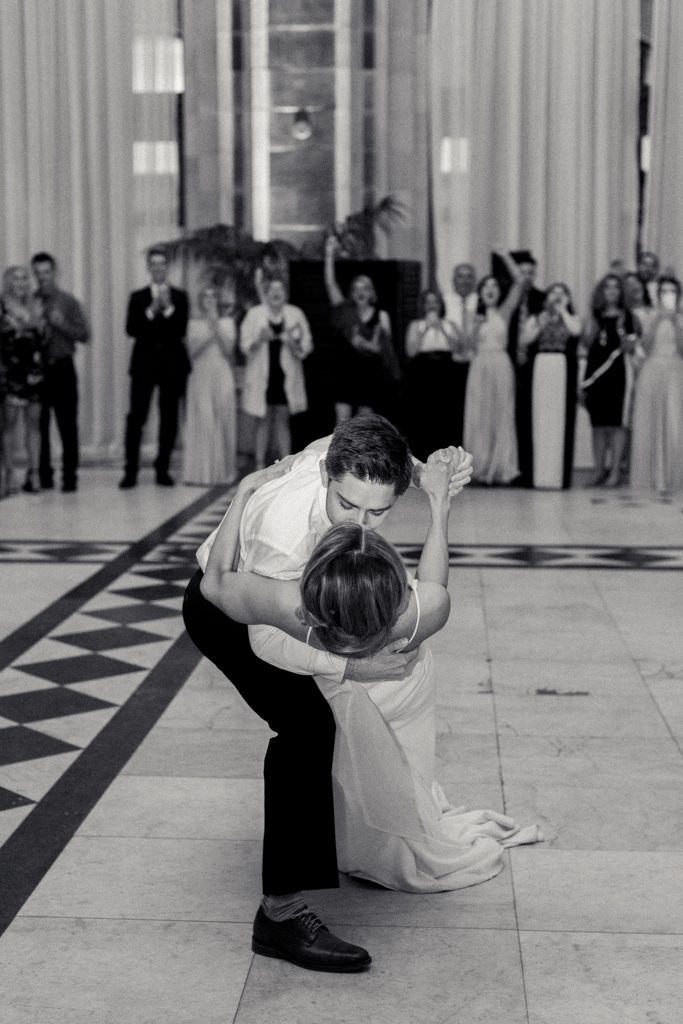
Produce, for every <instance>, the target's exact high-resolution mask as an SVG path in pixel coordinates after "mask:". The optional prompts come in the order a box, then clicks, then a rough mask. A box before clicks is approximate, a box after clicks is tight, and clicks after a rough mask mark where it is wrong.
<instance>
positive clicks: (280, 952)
mask: <svg viewBox="0 0 683 1024" xmlns="http://www.w3.org/2000/svg"><path fill="white" fill-rule="evenodd" d="M251 948H252V949H253V951H254V952H255V953H260V954H261V955H262V956H274V957H278V958H279V959H280V960H289V962H290V963H293V964H297V966H298V967H308V969H309V970H311V971H338V972H342V971H363V970H365V968H366V967H369V966H370V964H371V963H372V958H371V956H370V954H369V953H368V951H367V950H366V949H363V948H362V947H361V946H353V945H352V944H351V943H350V942H344V940H343V939H338V938H337V936H336V935H333V934H332V932H330V931H328V929H327V928H326V927H325V925H324V924H323V923H322V921H321V920H320V918H319V917H318V916H317V915H316V914H314V913H313V911H312V910H308V909H306V910H304V911H302V912H301V913H300V914H297V915H296V917H290V918H288V919H287V920H286V921H271V919H270V918H269V917H267V916H266V915H265V914H264V912H263V908H262V907H259V910H258V913H257V915H256V920H255V921H254V933H253V935H252V939H251Z"/></svg>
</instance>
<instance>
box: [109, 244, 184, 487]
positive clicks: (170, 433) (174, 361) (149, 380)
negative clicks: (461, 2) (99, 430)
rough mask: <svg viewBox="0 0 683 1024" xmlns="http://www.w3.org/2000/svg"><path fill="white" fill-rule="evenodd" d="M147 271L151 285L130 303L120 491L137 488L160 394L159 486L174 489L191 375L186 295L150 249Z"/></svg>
mask: <svg viewBox="0 0 683 1024" xmlns="http://www.w3.org/2000/svg"><path fill="white" fill-rule="evenodd" d="M147 267H148V269H149V274H150V277H151V284H150V285H149V286H148V287H147V288H141V289H140V290H139V291H136V292H133V293H132V294H131V296H130V299H129V302H128V316H127V318H126V333H127V334H128V335H130V337H131V338H133V339H134V340H135V344H134V345H133V352H132V355H131V359H130V368H129V371H128V372H129V374H130V411H129V413H128V418H127V420H126V471H125V474H124V477H123V479H122V480H121V483H120V484H119V487H122V488H129V487H135V485H136V483H137V476H138V465H139V459H140V440H141V438H142V431H143V428H144V425H145V422H146V420H147V416H148V414H149V406H150V402H151V400H152V393H153V391H154V389H155V388H157V387H158V389H159V445H158V449H157V457H156V461H155V463H154V469H155V470H156V481H157V483H158V484H160V485H161V486H162V487H171V486H172V485H173V482H174V481H173V478H172V477H171V476H170V475H169V472H168V466H169V462H170V459H171V452H172V451H173V446H174V444H175V439H176V434H177V432H178V403H179V401H180V397H181V395H182V394H183V392H184V389H185V382H186V379H187V375H188V373H189V372H190V360H189V358H188V355H187V350H186V349H185V342H184V338H185V331H186V329H187V318H188V302H187V293H186V292H184V291H182V289H180V288H172V287H171V286H170V285H169V284H168V282H167V280H166V279H167V277H168V258H167V256H166V253H165V252H164V250H163V249H150V250H149V252H148V254H147Z"/></svg>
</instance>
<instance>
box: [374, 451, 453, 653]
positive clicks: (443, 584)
mask: <svg viewBox="0 0 683 1024" xmlns="http://www.w3.org/2000/svg"><path fill="white" fill-rule="evenodd" d="M457 458H458V462H459V466H460V468H462V469H464V468H466V467H469V466H471V463H472V457H471V455H468V454H467V452H465V451H463V450H462V449H458V454H457ZM452 472H453V457H452V453H451V450H450V449H441V450H440V451H438V452H434V453H433V454H432V455H430V456H429V459H428V460H427V464H426V466H425V472H424V475H423V481H422V489H423V490H424V492H425V493H426V494H427V497H428V498H429V508H430V514H431V522H430V524H429V530H428V532H427V537H426V539H425V543H424V547H423V548H422V554H421V556H420V561H419V563H418V567H417V572H416V577H417V581H418V587H419V591H420V621H419V624H418V628H417V632H416V633H415V636H414V637H413V639H412V640H411V642H410V644H409V645H408V646H402V647H401V650H404V651H405V650H409V651H410V650H414V649H415V648H416V647H418V646H419V645H420V643H421V642H422V641H423V640H426V639H427V638H428V637H430V636H432V635H433V634H434V633H437V632H438V631H439V630H440V629H442V628H443V626H444V625H445V624H446V622H447V621H448V616H449V614H450V608H451V602H450V595H449V593H448V589H447V588H448V517H449V514H450V503H451V496H450V494H449V481H450V479H451V474H452ZM416 618H417V602H416V598H415V594H414V593H413V592H412V591H411V593H410V600H409V603H408V606H407V608H406V610H405V611H404V612H403V613H402V614H401V616H400V617H399V619H398V621H397V623H396V626H395V628H394V630H393V631H392V640H393V641H397V640H401V639H405V638H407V637H410V636H411V635H412V633H413V629H414V628H415V622H416Z"/></svg>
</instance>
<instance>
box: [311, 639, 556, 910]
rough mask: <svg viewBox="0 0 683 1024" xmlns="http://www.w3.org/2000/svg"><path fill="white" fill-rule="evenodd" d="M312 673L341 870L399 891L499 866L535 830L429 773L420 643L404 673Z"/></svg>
mask: <svg viewBox="0 0 683 1024" xmlns="http://www.w3.org/2000/svg"><path fill="white" fill-rule="evenodd" d="M317 682H318V686H319V687H320V689H321V690H322V692H323V693H324V695H325V696H326V698H327V699H328V700H329V702H330V705H331V707H332V709H333V711H334V715H335V720H336V723H337V734H336V743H335V752H334V767H333V778H334V793H335V823H336V833H337V856H338V860H339V867H340V870H341V871H344V872H346V873H347V874H349V875H353V876H355V877H357V878H365V879H368V880H370V881H372V882H376V883H378V884H379V885H383V886H386V887H387V888H389V889H401V890H404V891H407V892H439V891H443V890H448V889H462V888H465V887H466V886H469V885H476V884H477V883H479V882H485V881H486V880H487V879H488V878H492V877H493V876H494V875H496V874H498V872H499V871H500V870H501V868H502V866H503V860H502V855H503V850H504V849H505V848H506V847H508V846H517V845H520V844H523V843H535V842H538V841H539V840H541V839H542V835H541V833H540V830H539V828H538V826H537V825H531V826H527V827H526V828H520V827H519V826H518V825H517V824H516V823H515V822H514V821H513V819H512V818H509V817H507V816H506V815H504V814H499V813H498V812H497V811H492V810H471V811H468V810H467V809H466V808H465V807H454V806H452V805H451V803H450V802H449V801H448V799H447V798H446V796H445V794H444V792H443V790H442V789H441V787H440V785H439V784H438V782H436V781H435V778H434V768H435V757H436V755H435V743H436V722H435V708H436V691H435V671H434V662H433V658H432V654H431V651H430V650H429V649H428V648H427V647H426V646H425V644H423V645H422V647H421V648H420V653H419V657H418V660H417V662H416V664H415V666H414V668H413V670H412V672H411V673H410V675H409V676H407V677H406V678H405V679H395V680H381V681H379V682H363V683H360V682H353V681H347V682H344V683H342V684H336V683H332V682H330V681H329V679H325V678H317Z"/></svg>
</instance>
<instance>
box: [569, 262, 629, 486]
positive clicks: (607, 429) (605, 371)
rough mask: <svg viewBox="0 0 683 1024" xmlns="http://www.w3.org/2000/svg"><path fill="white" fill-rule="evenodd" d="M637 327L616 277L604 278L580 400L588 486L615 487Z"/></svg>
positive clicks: (596, 299) (597, 297) (595, 306)
mask: <svg viewBox="0 0 683 1024" xmlns="http://www.w3.org/2000/svg"><path fill="white" fill-rule="evenodd" d="M635 341H636V327H635V322H634V319H633V317H632V315H631V313H630V312H629V310H628V309H626V307H625V303H624V290H623V287H622V284H621V278H620V277H619V275H618V274H611V273H610V274H606V275H605V276H604V277H603V278H602V280H600V281H599V282H598V284H597V286H596V288H595V291H594V293H593V301H592V322H591V326H590V328H589V333H588V337H587V350H588V351H587V356H586V364H585V375H584V377H583V379H582V381H580V386H579V394H580V397H581V399H582V400H583V402H584V403H585V406H586V408H587V410H588V414H589V416H590V421H591V427H592V437H593V461H594V473H593V476H592V477H591V480H590V482H589V486H597V485H600V484H606V486H608V487H618V486H619V483H620V480H621V465H622V461H623V457H624V453H625V451H626V444H627V439H628V424H629V420H630V411H631V400H632V395H633V365H632V362H631V355H632V353H633V351H634V348H635Z"/></svg>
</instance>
